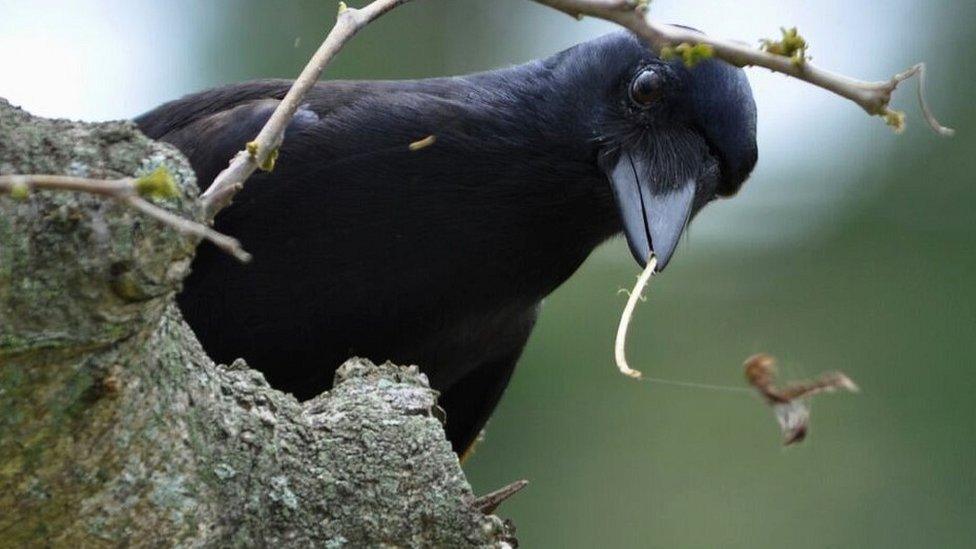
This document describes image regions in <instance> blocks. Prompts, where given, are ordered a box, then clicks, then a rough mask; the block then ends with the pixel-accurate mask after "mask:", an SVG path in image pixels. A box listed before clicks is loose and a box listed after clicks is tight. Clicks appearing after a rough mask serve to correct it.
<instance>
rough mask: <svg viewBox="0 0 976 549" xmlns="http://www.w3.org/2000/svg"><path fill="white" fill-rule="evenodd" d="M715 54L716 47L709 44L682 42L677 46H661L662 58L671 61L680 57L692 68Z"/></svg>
mask: <svg viewBox="0 0 976 549" xmlns="http://www.w3.org/2000/svg"><path fill="white" fill-rule="evenodd" d="M714 56H715V49H714V48H712V46H711V45H709V44H689V43H688V42H682V43H680V44H678V45H677V46H665V47H663V48H661V59H664V60H665V61H670V60H671V59H677V58H680V59H681V61H682V63H684V64H685V66H686V67H688V68H691V67H694V66H695V65H697V64H698V63H701V62H702V61H704V60H706V59H710V58H712V57H714Z"/></svg>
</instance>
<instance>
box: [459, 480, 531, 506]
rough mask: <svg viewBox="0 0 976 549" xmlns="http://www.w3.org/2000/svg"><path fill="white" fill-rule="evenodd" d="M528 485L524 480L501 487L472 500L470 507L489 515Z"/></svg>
mask: <svg viewBox="0 0 976 549" xmlns="http://www.w3.org/2000/svg"><path fill="white" fill-rule="evenodd" d="M528 485H529V481H527V480H525V479H522V480H516V481H515V482H513V483H511V484H509V485H507V486H503V487H501V488H499V489H498V490H495V491H494V492H489V493H487V494H485V495H483V496H481V497H480V498H478V499H476V500H474V502H473V503H472V504H471V506H472V507H474V508H475V509H477V510H479V511H481V512H482V513H484V514H486V515H490V514H492V513H494V512H495V510H496V509H498V506H499V505H501V504H502V503H504V502H505V500H507V499H508V498H510V497H512V496H514V495H515V494H517V493H519V492H520V491H522V488H525V487H526V486H528Z"/></svg>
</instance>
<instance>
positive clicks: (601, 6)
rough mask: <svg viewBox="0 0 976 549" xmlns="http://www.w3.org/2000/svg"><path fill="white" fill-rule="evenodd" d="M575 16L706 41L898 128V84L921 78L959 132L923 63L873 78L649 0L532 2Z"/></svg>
mask: <svg viewBox="0 0 976 549" xmlns="http://www.w3.org/2000/svg"><path fill="white" fill-rule="evenodd" d="M533 1H535V2H537V3H539V4H543V5H546V6H549V7H551V8H554V9H556V10H559V11H561V12H563V13H566V14H569V15H571V16H573V17H576V18H581V17H582V16H584V15H589V16H591V17H597V18H599V19H604V20H606V21H610V22H613V23H617V24H618V25H620V26H622V27H625V28H627V29H629V30H630V31H631V32H633V33H635V34H637V35H638V36H640V37H641V38H643V39H644V40H646V41H647V42H648V43H649V44H650V45H651V46H653V47H655V48H657V49H658V50H660V49H661V48H665V47H675V46H678V45H679V44H683V43H686V44H707V45H708V46H710V47H711V48H712V52H713V55H714V56H715V57H718V58H720V59H723V60H725V61H727V62H729V63H731V64H733V65H736V66H739V67H745V66H755V67H764V68H767V69H769V70H772V71H774V72H778V73H782V74H785V75H787V76H791V77H793V78H796V79H798V80H802V81H804V82H808V83H810V84H813V85H814V86H817V87H820V88H823V89H825V90H827V91H830V92H833V93H835V94H837V95H839V96H841V97H844V98H846V99H849V100H851V101H853V102H854V103H856V104H857V105H858V106H860V107H861V108H862V109H864V110H865V111H867V113H868V114H870V115H875V116H882V117H884V118H885V120H886V122H887V123H888V124H889V125H892V126H894V127H895V129H896V130H900V129H901V125H902V123H903V115H902V114H901V113H898V112H896V111H893V110H892V109H891V108H890V107H889V103H890V102H891V94H892V93H893V92H894V91H895V89H896V88H897V87H898V85H899V84H901V83H902V82H904V81H905V80H907V79H908V78H911V77H912V76H916V75H917V76H918V101H919V104H920V105H921V109H922V115H923V116H924V118H925V121H926V122H927V123H928V125H929V126H930V127H931V128H932V130H933V131H935V132H936V133H937V134H939V135H941V136H945V137H950V136H952V135H953V134H954V133H955V131H954V130H953V129H952V128H947V127H945V126H943V125H942V124H940V123H939V121H938V120H937V119H936V118H935V115H933V114H932V110H931V108H929V105H928V103H927V102H926V101H925V96H924V93H923V90H922V87H923V85H924V76H925V66H924V64H922V63H919V64H917V65H915V66H914V67H912V68H910V69H908V70H906V71H904V72H902V73H899V74H897V75H895V76H893V77H892V78H890V79H888V80H883V81H876V82H868V81H864V80H858V79H856V78H851V77H849V76H845V75H842V74H838V73H835V72H831V71H828V70H826V69H822V68H820V67H817V66H816V65H814V64H812V63H810V62H808V61H806V59H804V58H802V57H800V58H796V57H791V56H788V55H782V54H777V53H772V52H769V51H763V50H761V49H758V48H753V47H750V46H748V45H745V44H742V43H739V42H734V41H731V40H723V39H720V38H711V37H708V36H705V35H704V34H701V33H699V32H696V31H694V30H691V29H686V28H682V27H676V26H673V25H665V24H661V23H656V22H654V21H653V20H651V19H649V18H648V17H647V15H646V11H647V3H648V2H647V1H646V0H533Z"/></svg>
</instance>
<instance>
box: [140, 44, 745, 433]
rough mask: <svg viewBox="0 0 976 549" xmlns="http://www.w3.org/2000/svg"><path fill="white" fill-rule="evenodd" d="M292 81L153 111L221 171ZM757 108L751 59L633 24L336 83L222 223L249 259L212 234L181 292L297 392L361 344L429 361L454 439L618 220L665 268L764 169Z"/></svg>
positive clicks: (482, 418) (361, 349)
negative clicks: (470, 63)
mask: <svg viewBox="0 0 976 549" xmlns="http://www.w3.org/2000/svg"><path fill="white" fill-rule="evenodd" d="M290 85H291V82H289V81H283V80H265V81H257V82H248V83H242V84H235V85H229V86H226V87H221V88H217V89H212V90H208V91H204V92H201V93H197V94H193V95H189V96H187V97H184V98H182V99H179V100H176V101H173V102H170V103H166V104H164V105H162V106H160V107H159V108H157V109H155V110H153V111H151V112H149V113H147V114H144V115H142V116H141V117H139V118H138V119H137V123H138V124H139V126H140V128H141V129H142V131H143V132H145V133H146V135H148V136H149V137H151V138H155V139H161V140H163V141H168V142H170V143H172V144H174V145H175V146H176V147H178V148H179V149H180V150H182V151H183V152H184V153H185V154H186V156H187V157H188V158H189V160H190V162H191V163H192V165H193V168H194V170H195V171H196V174H197V178H198V181H199V183H200V186H201V188H205V187H206V186H207V185H209V184H210V182H211V181H213V179H214V177H215V176H216V175H217V173H218V172H219V171H220V170H221V169H223V168H224V167H226V166H227V163H228V160H229V159H230V158H231V157H232V156H233V155H234V153H235V152H237V151H238V150H240V149H241V148H242V147H243V145H244V143H245V142H247V141H249V140H251V139H253V137H254V136H255V135H256V134H257V133H258V130H259V129H260V128H261V126H262V125H263V124H264V123H265V121H266V120H267V119H268V117H269V116H270V114H271V112H272V110H273V109H274V108H275V106H276V105H277V104H278V102H279V100H280V99H281V98H282V97H283V96H284V95H285V92H286V91H287V90H288V88H289V86H290ZM755 125H756V110H755V104H754V102H753V98H752V93H751V91H750V88H749V84H748V81H747V80H746V77H745V75H744V73H743V72H742V71H741V70H740V69H737V68H735V67H732V66H731V65H728V64H725V63H724V62H721V61H718V60H706V61H704V62H702V63H700V64H698V65H696V66H694V67H693V68H687V67H685V66H684V65H682V64H681V62H680V61H672V62H665V61H662V60H661V59H660V58H659V57H658V56H657V55H656V54H655V53H654V52H653V51H652V50H651V49H649V48H648V47H647V46H646V45H645V44H644V43H642V42H640V41H639V40H638V39H637V38H635V37H634V36H633V35H632V34H629V33H625V32H618V33H614V34H610V35H607V36H604V37H602V38H598V39H596V40H593V41H591V42H586V43H584V44H580V45H577V46H575V47H573V48H570V49H568V50H565V51H563V52H561V53H558V54H556V55H553V56H552V57H549V58H546V59H542V60H537V61H533V62H530V63H527V64H524V65H520V66H515V67H511V68H506V69H501V70H496V71H491V72H484V73H479V74H472V75H468V76H458V77H451V78H433V79H426V80H410V81H331V82H321V83H319V84H317V85H316V86H315V87H314V88H313V90H312V91H311V92H310V93H309V95H308V98H307V103H306V104H304V105H303V106H302V107H301V109H300V110H299V111H298V113H297V115H296V116H295V118H294V120H293V121H292V122H291V124H290V125H289V126H288V130H287V132H286V135H285V141H284V144H283V146H282V148H281V152H280V156H279V158H278V162H277V167H276V168H275V169H274V171H273V172H270V173H259V174H257V175H255V176H253V177H251V179H250V180H249V181H248V183H247V185H246V186H245V187H244V190H243V191H242V192H241V193H240V194H239V195H238V196H237V198H236V199H235V200H234V203H233V205H231V206H230V207H229V208H227V209H226V210H224V211H223V212H222V213H221V214H220V215H219V216H218V217H217V219H216V228H217V229H219V230H220V231H222V232H225V233H228V234H231V235H234V236H236V237H238V238H239V239H240V240H241V242H242V243H243V245H244V247H245V249H247V250H248V251H249V252H251V253H252V254H253V255H254V261H253V262H252V263H251V264H248V265H241V264H239V263H237V262H236V261H235V260H234V259H232V258H230V257H229V256H227V255H224V254H223V253H221V252H219V251H217V250H216V249H215V248H213V247H211V246H209V245H207V244H203V245H201V247H200V250H199V252H198V254H197V257H196V259H195V261H194V263H193V271H192V274H191V275H190V277H189V278H188V279H187V280H186V283H185V286H184V289H183V291H182V293H181V294H180V295H179V297H178V302H179V305H180V307H181V309H182V311H183V315H184V317H185V318H186V320H187V321H188V322H189V324H190V326H192V328H193V330H194V331H195V332H196V334H197V336H198V337H199V339H200V341H201V343H202V344H203V346H204V348H205V349H206V350H207V352H208V353H209V354H210V356H211V357H213V358H214V360H217V361H223V362H229V361H231V360H233V359H235V358H237V357H244V358H245V359H247V361H248V363H249V364H250V365H252V366H253V367H255V368H257V369H259V370H261V371H263V372H264V374H265V375H266V376H267V378H268V380H269V382H270V383H271V384H272V386H275V387H277V388H279V389H282V390H285V391H289V392H291V393H293V394H294V395H295V396H296V397H298V398H299V399H306V398H310V397H312V396H314V395H316V394H318V393H320V392H321V391H323V390H325V389H327V388H328V387H329V386H330V384H331V382H332V376H333V374H334V372H335V369H336V368H337V367H338V366H339V365H340V364H341V363H342V362H343V361H344V360H345V359H347V358H348V357H350V356H353V355H358V356H365V357H369V358H371V359H373V360H378V361H383V360H387V359H390V360H393V361H395V362H397V363H401V364H403V363H408V364H418V365H420V366H421V369H422V370H423V371H424V372H426V373H427V375H428V376H429V378H430V382H431V384H432V385H433V387H435V388H436V389H438V390H440V391H441V392H442V397H441V405H442V406H443V407H444V408H445V410H446V411H447V426H446V428H447V433H448V438H449V439H450V440H451V442H452V443H453V445H454V448H455V450H456V451H458V452H460V451H463V450H464V449H466V448H467V447H468V446H469V445H470V444H471V442H472V441H473V440H474V438H475V437H476V436H477V434H478V432H479V431H480V429H481V428H482V427H483V425H484V424H485V422H486V421H487V419H488V416H489V415H490V413H491V411H492V410H493V409H494V407H495V405H496V404H497V402H498V400H499V398H500V397H501V395H502V392H503V390H504V389H505V386H506V385H507V384H508V381H509V378H510V376H511V374H512V371H513V369H514V367H515V363H516V361H517V360H518V358H519V355H520V354H521V353H522V348H523V347H524V346H525V342H526V340H527V338H528V336H529V333H530V331H531V330H532V326H533V324H534V323H535V320H536V316H537V314H538V310H539V304H540V302H541V300H542V299H543V298H544V297H545V296H546V295H548V294H549V293H550V292H552V291H553V290H554V289H555V288H556V287H558V286H559V285H560V284H562V283H563V282H564V281H565V280H566V279H567V278H568V277H569V276H570V275H571V274H572V273H573V272H574V271H575V270H576V269H577V268H578V267H579V266H580V264H581V263H582V262H583V260H584V259H586V257H587V256H588V255H589V254H590V252H591V251H592V250H593V249H594V248H595V247H596V246H597V245H599V244H600V243H601V242H603V241H605V240H607V239H608V238H610V237H611V236H613V235H615V234H618V233H620V232H621V230H623V232H624V233H625V235H626V237H627V242H628V243H629V245H630V249H631V251H632V252H633V254H634V257H635V258H636V260H637V262H638V263H640V264H641V265H645V264H646V261H647V260H648V258H649V255H650V254H651V252H652V250H653V253H654V254H655V255H656V256H657V258H658V261H659V265H660V267H659V268H663V267H664V265H665V264H667V262H668V260H669V259H670V258H671V255H672V253H673V252H674V248H675V246H676V245H677V243H678V240H679V238H680V236H681V233H682V230H683V229H684V227H685V226H686V224H687V223H688V221H689V220H690V219H691V218H692V217H693V216H694V215H695V214H696V213H697V212H698V210H700V209H701V208H702V207H703V206H704V205H705V204H707V203H708V202H710V201H712V200H713V199H715V198H717V197H722V196H729V195H732V194H734V193H735V192H736V191H737V190H738V189H739V187H740V186H741V185H742V183H743V181H744V180H745V179H746V177H747V176H748V174H749V172H750V171H751V170H752V167H753V166H754V164H755V162H756V141H755ZM429 135H433V136H435V141H434V142H433V144H431V145H430V146H427V147H425V148H422V149H419V150H411V149H410V148H409V147H408V144H410V143H412V142H415V141H418V140H420V139H423V138H425V137H427V136H429Z"/></svg>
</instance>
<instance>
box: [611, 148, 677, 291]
mask: <svg viewBox="0 0 976 549" xmlns="http://www.w3.org/2000/svg"><path fill="white" fill-rule="evenodd" d="M652 169H653V168H652V167H651V163H650V161H649V159H647V158H645V155H642V154H639V153H634V152H629V151H623V152H622V153H621V154H620V158H619V159H618V160H617V162H616V164H614V165H612V166H607V167H606V168H605V171H606V174H607V177H608V178H609V179H610V186H611V187H612V188H613V194H614V198H615V199H616V201H617V209H618V210H619V211H620V218H621V221H622V222H623V228H624V234H626V235H627V244H629V245H630V252H631V253H632V254H634V259H636V260H637V262H638V263H639V264H640V265H641V267H646V266H647V261H648V260H649V259H650V256H651V252H653V253H654V255H655V257H657V269H656V270H657V271H659V272H660V271H662V270H664V267H665V266H666V265H667V264H668V261H669V260H670V259H671V255H672V254H673V253H674V249H675V247H677V245H678V240H679V239H680V238H681V233H682V232H683V231H684V228H685V225H687V224H688V218H689V217H690V216H691V207H692V203H693V202H694V199H695V187H696V182H695V180H694V179H689V180H687V181H675V182H673V185H672V186H670V187H668V188H666V189H659V188H657V185H653V184H652Z"/></svg>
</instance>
